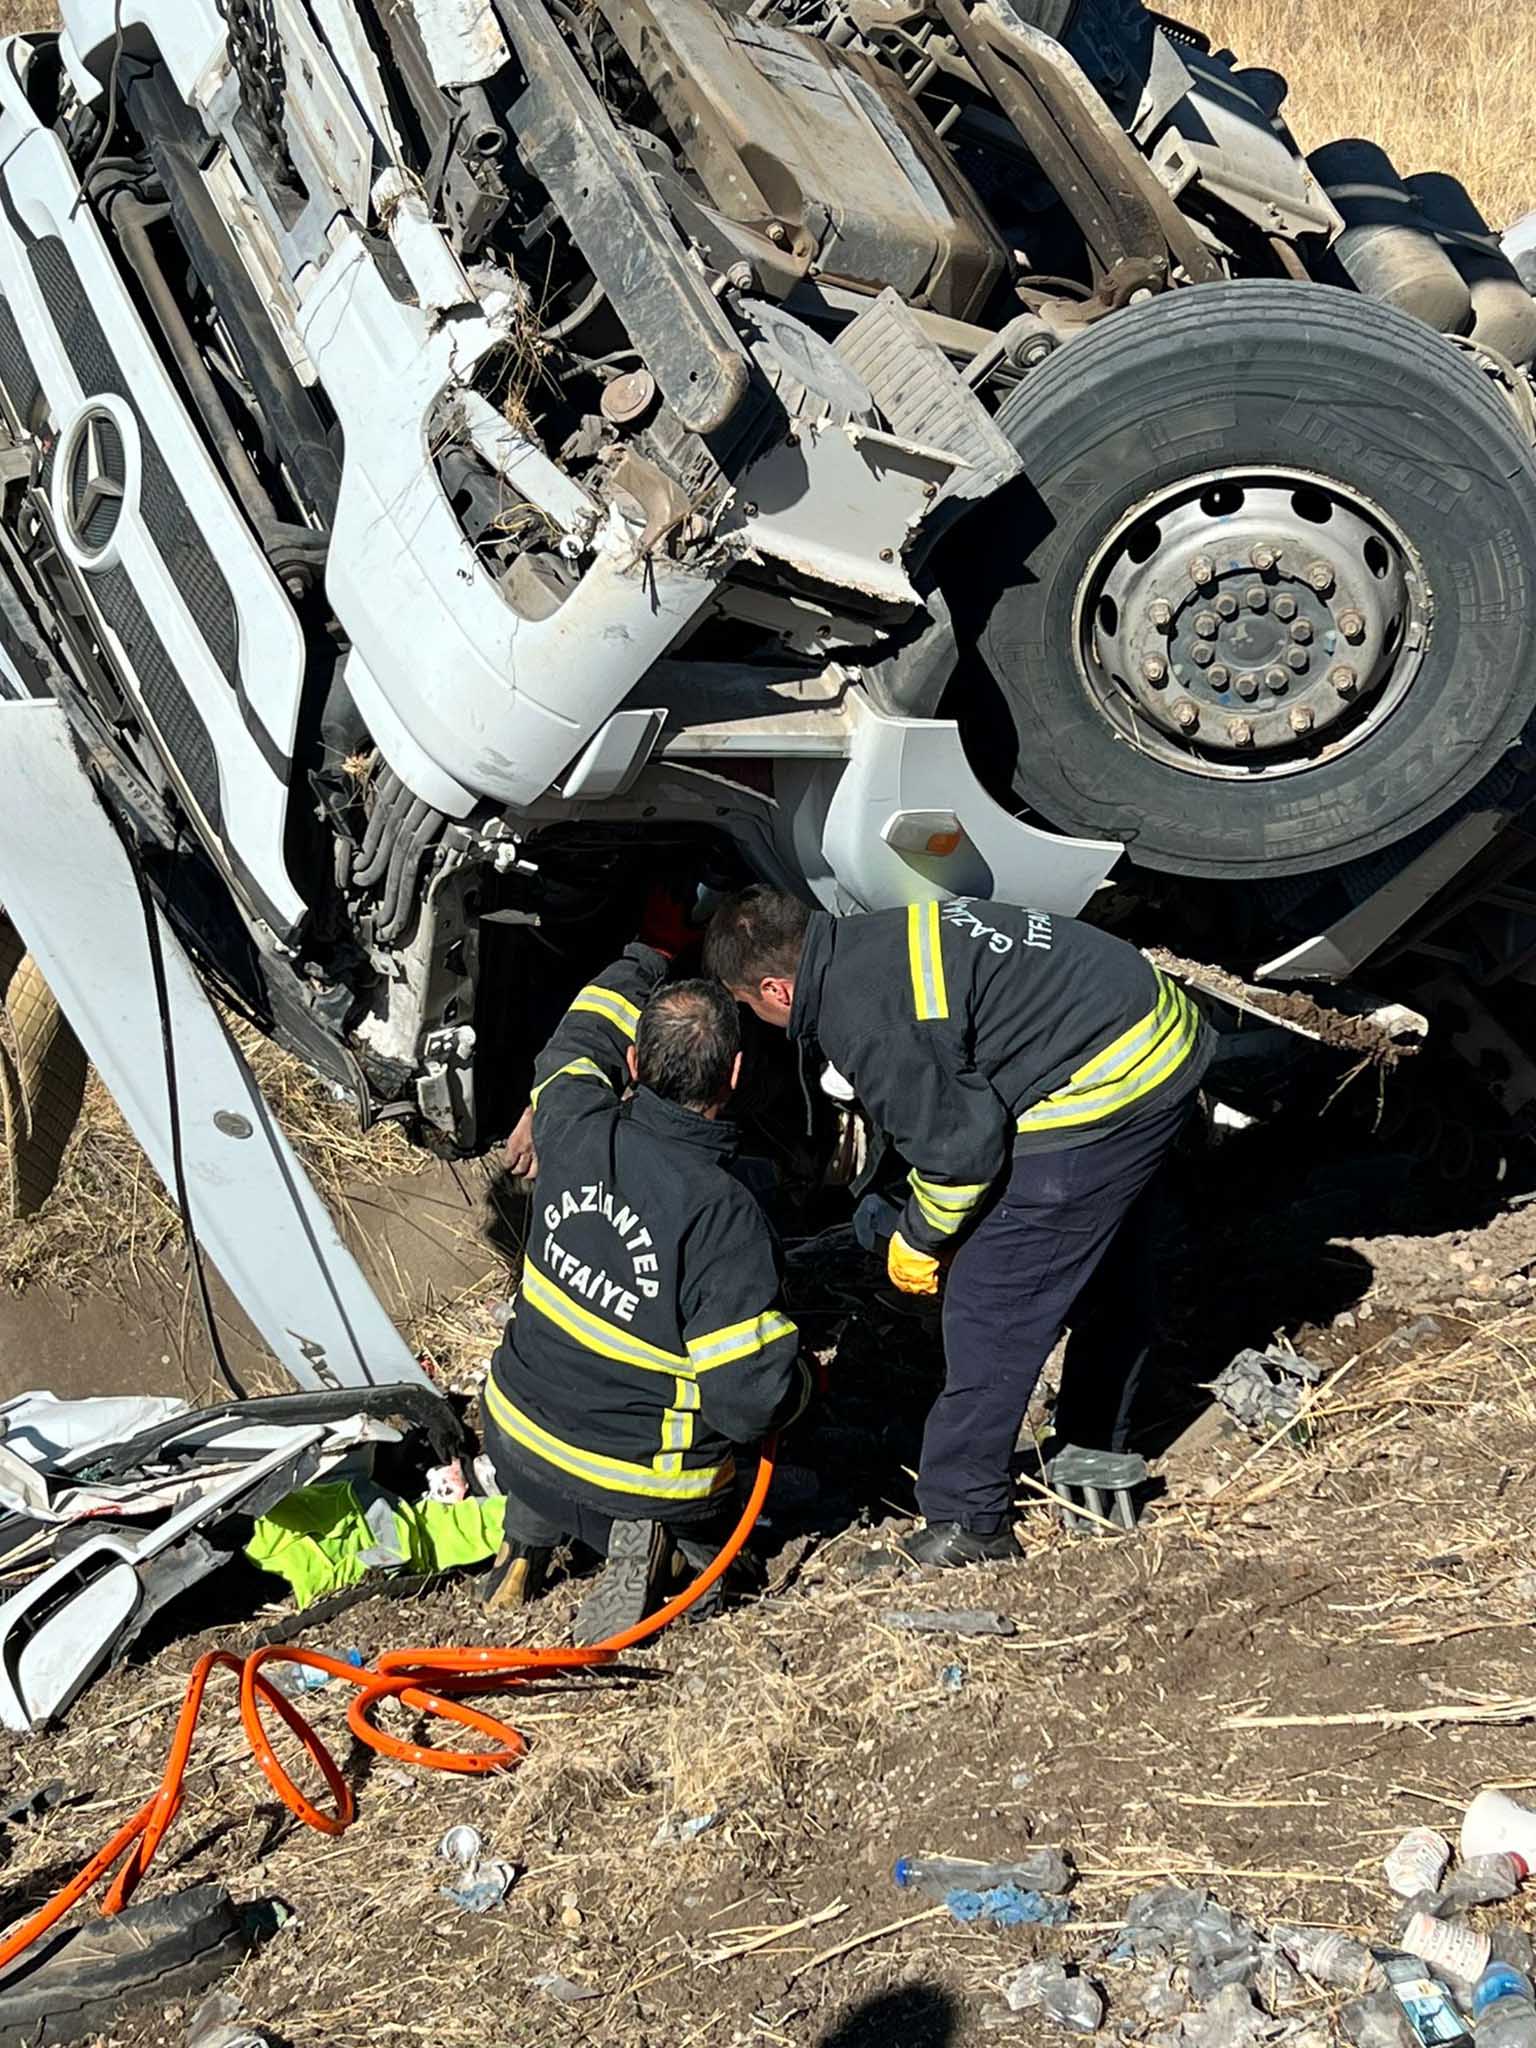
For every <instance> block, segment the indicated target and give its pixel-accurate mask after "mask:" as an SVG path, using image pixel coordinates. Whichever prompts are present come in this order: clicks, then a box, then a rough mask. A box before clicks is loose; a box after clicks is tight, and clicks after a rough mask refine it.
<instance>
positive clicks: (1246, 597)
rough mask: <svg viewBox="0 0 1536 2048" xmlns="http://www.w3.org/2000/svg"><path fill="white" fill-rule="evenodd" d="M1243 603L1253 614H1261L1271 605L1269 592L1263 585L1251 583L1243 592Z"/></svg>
mask: <svg viewBox="0 0 1536 2048" xmlns="http://www.w3.org/2000/svg"><path fill="white" fill-rule="evenodd" d="M1243 603H1244V604H1245V605H1247V607H1248V609H1249V611H1251V612H1261V611H1263V610H1265V609H1266V607H1267V606H1268V604H1269V592H1268V591H1267V590H1266V589H1265V588H1264V586H1263V584H1262V583H1250V584H1249V586H1248V588H1247V589H1246V590H1245V591H1244V592H1243Z"/></svg>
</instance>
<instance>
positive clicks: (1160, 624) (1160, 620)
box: [1147, 597, 1173, 632]
mask: <svg viewBox="0 0 1536 2048" xmlns="http://www.w3.org/2000/svg"><path fill="white" fill-rule="evenodd" d="M1147 617H1148V618H1149V619H1150V620H1151V621H1152V623H1153V625H1154V626H1156V627H1157V629H1158V630H1159V632H1162V631H1165V630H1166V629H1167V628H1168V627H1169V626H1171V625H1172V624H1173V606H1172V605H1171V604H1170V603H1169V602H1168V600H1167V598H1166V597H1154V598H1153V600H1152V602H1151V603H1150V604H1149V605H1148V606H1147Z"/></svg>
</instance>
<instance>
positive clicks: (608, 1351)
mask: <svg viewBox="0 0 1536 2048" xmlns="http://www.w3.org/2000/svg"><path fill="white" fill-rule="evenodd" d="M522 1298H523V1300H524V1301H526V1302H527V1304H528V1306H529V1307H530V1308H536V1309H537V1310H538V1311H539V1314H540V1315H542V1316H547V1317H548V1318H549V1320H550V1321H551V1322H552V1323H553V1324H554V1325H555V1326H556V1328H557V1329H561V1330H564V1332H565V1334H566V1335H567V1336H568V1337H574V1338H575V1340H576V1342H577V1343H578V1344H579V1345H581V1347H582V1348H583V1350H585V1351H596V1352H598V1353H599V1354H600V1355H601V1356H602V1357H604V1358H616V1359H617V1360H618V1361H619V1363H620V1364H621V1365H636V1366H639V1367H641V1368H642V1370H644V1371H646V1372H670V1373H675V1372H676V1371H677V1369H678V1367H679V1366H681V1367H683V1368H684V1370H686V1369H687V1366H688V1361H687V1359H686V1358H684V1357H683V1355H682V1353H681V1352H679V1351H663V1350H662V1349H661V1347H660V1345H659V1344H647V1342H646V1341H645V1339H644V1338H643V1337H637V1336H636V1335H635V1333H634V1331H633V1330H626V1329H623V1328H621V1327H620V1325H619V1324H618V1323H610V1322H608V1321H607V1320H606V1318H604V1317H603V1316H600V1315H596V1314H594V1313H593V1311H592V1310H591V1309H589V1308H588V1307H587V1305H586V1303H585V1302H581V1301H577V1300H576V1299H575V1297H574V1296H573V1295H569V1294H567V1293H566V1292H565V1289H564V1288H563V1287H557V1286H556V1285H555V1283H554V1281H553V1280H551V1279H550V1278H549V1277H548V1275H547V1274H545V1273H541V1272H540V1271H539V1269H538V1267H537V1266H536V1265H534V1263H533V1261H532V1260H531V1259H529V1258H528V1257H527V1256H526V1255H525V1256H524V1259H523V1289H522Z"/></svg>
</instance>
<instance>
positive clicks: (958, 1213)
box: [907, 1170, 992, 1235]
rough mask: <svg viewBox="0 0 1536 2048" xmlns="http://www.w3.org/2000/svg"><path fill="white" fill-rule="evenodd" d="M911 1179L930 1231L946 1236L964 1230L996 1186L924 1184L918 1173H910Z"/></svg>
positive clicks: (919, 1207)
mask: <svg viewBox="0 0 1536 2048" xmlns="http://www.w3.org/2000/svg"><path fill="white" fill-rule="evenodd" d="M907 1179H908V1181H909V1182H910V1184H911V1188H912V1193H913V1195H914V1196H915V1197H916V1199H917V1206H918V1209H919V1211H920V1213H921V1215H922V1218H923V1221H924V1222H925V1223H926V1224H927V1225H928V1228H929V1229H930V1230H939V1231H943V1232H944V1233H945V1234H946V1235H947V1234H948V1233H949V1232H950V1231H953V1230H958V1229H959V1228H960V1226H961V1224H963V1223H964V1222H965V1221H966V1219H967V1217H968V1216H969V1215H970V1213H971V1211H972V1210H973V1209H974V1208H975V1206H976V1204H977V1203H978V1202H979V1201H980V1200H981V1198H982V1196H983V1195H984V1194H985V1193H986V1192H987V1189H988V1188H989V1187H990V1186H991V1185H992V1183H991V1182H990V1181H977V1182H975V1183H973V1184H970V1185H967V1186H965V1187H956V1186H953V1185H951V1184H950V1183H948V1182H945V1181H932V1180H924V1178H923V1176H922V1175H921V1174H920V1173H918V1172H917V1171H916V1170H914V1171H913V1172H911V1173H909V1174H908V1175H907Z"/></svg>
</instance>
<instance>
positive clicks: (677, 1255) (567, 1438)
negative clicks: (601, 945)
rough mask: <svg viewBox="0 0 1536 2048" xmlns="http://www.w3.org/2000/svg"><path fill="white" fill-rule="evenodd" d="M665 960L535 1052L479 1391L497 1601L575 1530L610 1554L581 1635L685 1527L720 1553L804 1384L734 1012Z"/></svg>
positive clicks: (518, 1600) (659, 958) (634, 966)
mask: <svg viewBox="0 0 1536 2048" xmlns="http://www.w3.org/2000/svg"><path fill="white" fill-rule="evenodd" d="M667 966H668V962H667V958H666V955H665V954H663V953H662V952H660V951H657V950H656V949H654V948H653V947H650V946H647V945H643V944H639V943H636V944H634V945H631V946H630V947H629V948H628V949H627V950H626V952H625V954H624V956H623V957H622V959H620V960H618V961H616V962H615V963H614V964H613V966H612V967H610V968H609V969H608V970H607V971H606V972H605V973H604V974H602V975H601V976H600V977H599V978H598V979H597V980H596V981H594V982H592V983H590V984H589V985H588V986H587V987H586V988H583V989H582V990H581V992H580V993H579V994H578V995H577V997H576V999H575V1001H574V1002H573V1003H572V1004H571V1007H570V1009H569V1010H568V1012H567V1013H566V1016H565V1018H564V1019H563V1021H562V1022H561V1024H560V1026H559V1028H558V1029H557V1030H556V1032H555V1034H554V1036H553V1037H552V1038H551V1039H550V1041H549V1044H548V1045H547V1046H546V1047H545V1048H544V1051H543V1052H542V1053H541V1054H540V1056H539V1058H538V1061H537V1062H536V1065H535V1074H534V1081H535V1085H534V1089H533V1103H532V1110H533V1119H532V1130H531V1141H532V1149H533V1151H534V1152H535V1153H536V1154H537V1160H538V1176H539V1177H538V1185H537V1189H536V1190H535V1194H534V1199H533V1204H532V1208H531V1211H530V1218H529V1231H528V1239H527V1243H526V1246H525V1249H524V1260H523V1275H522V1283H521V1286H520V1289H519V1292H518V1297H517V1303H516V1313H515V1315H514V1317H513V1318H512V1320H511V1321H510V1322H509V1323H508V1325H507V1329H506V1333H505V1335H504V1336H503V1338H502V1341H501V1343H500V1345H499V1346H498V1348H497V1351H496V1355H495V1357H494V1358H493V1359H492V1361H491V1371H490V1377H489V1380H488V1382H487V1385H486V1390H485V1396H484V1420H485V1425H486V1438H487V1446H488V1448H489V1450H490V1453H491V1457H492V1461H493V1463H494V1465H495V1467H496V1472H497V1476H498V1479H499V1481H500V1483H501V1485H502V1487H503V1489H504V1490H505V1492H506V1496H507V1515H506V1540H505V1543H504V1544H503V1547H502V1551H501V1554H500V1556H499V1557H498V1559H497V1562H496V1566H495V1569H494V1571H493V1574H492V1587H491V1592H490V1595H489V1597H488V1600H487V1605H488V1606H489V1607H491V1608H498V1607H506V1606H519V1605H521V1604H522V1603H523V1602H524V1601H526V1600H529V1599H531V1598H533V1597H534V1596H535V1595H536V1594H537V1592H538V1591H539V1589H540V1587H541V1585H542V1582H543V1577H544V1574H545V1571H546V1569H547V1567H548V1563H549V1558H550V1553H551V1551H552V1550H553V1549H554V1547H555V1546H556V1545H557V1544H558V1543H560V1542H562V1541H563V1540H566V1539H570V1538H574V1539H576V1540H578V1541H580V1542H582V1543H584V1544H586V1545H588V1546H590V1547H591V1548H592V1549H594V1550H596V1551H597V1552H598V1554H599V1555H600V1556H605V1557H606V1559H607V1565H606V1569H605V1570H604V1573H603V1575H602V1577H601V1579H600V1580H599V1582H598V1584H597V1586H596V1588H595V1590H594V1591H593V1592H592V1593H591V1594H590V1595H589V1596H588V1598H587V1599H586V1601H585V1602H584V1604H583V1606H582V1607H581V1609H580V1612H579V1613H578V1615H577V1618H576V1626H575V1636H576V1640H577V1641H578V1642H580V1643H593V1642H600V1641H603V1640H605V1639H606V1638H607V1637H609V1636H611V1635H613V1634H614V1633H616V1632H617V1631H618V1630H620V1629H622V1628H627V1627H630V1626H632V1625H633V1624H634V1623H635V1622H637V1621H639V1620H641V1619H642V1618H643V1616H644V1614H645V1613H646V1611H647V1603H648V1600H649V1598H650V1595H651V1592H652V1590H653V1588H654V1587H655V1585H656V1583H657V1581H658V1579H659V1576H660V1574H661V1570H662V1567H663V1564H664V1562H665V1560H666V1559H667V1557H668V1556H669V1555H670V1548H671V1543H672V1541H673V1540H674V1539H675V1540H676V1543H677V1547H678V1548H679V1549H680V1550H681V1552H682V1554H683V1557H684V1559H685V1561H686V1562H687V1563H689V1564H691V1565H694V1566H698V1567H702V1566H703V1565H705V1564H708V1563H709V1562H710V1560H711V1559H712V1558H713V1557H714V1556H715V1554H716V1552H717V1551H718V1550H719V1548H720V1544H721V1542H722V1540H723V1538H724V1537H725V1535H727V1534H728V1533H729V1531H730V1527H731V1524H732V1522H733V1521H734V1519H735V1514H734V1510H733V1508H732V1504H731V1496H732V1483H733V1480H734V1477H735V1462H734V1453H735V1450H736V1448H737V1447H739V1446H745V1445H750V1444H754V1443H756V1442H757V1441H758V1439H759V1438H761V1437H762V1436H763V1435H765V1434H766V1432H767V1431H769V1430H770V1429H773V1428H775V1427H777V1426H779V1425H781V1424H783V1423H785V1422H787V1421H789V1420H791V1419H792V1418H793V1417H794V1416H795V1415H796V1414H798V1413H799V1410H800V1409H801V1407H802V1406H803V1405H804V1401H805V1398H806V1395H807V1393H808V1391H809V1385H810V1381H809V1374H808V1371H807V1368H806V1367H805V1365H804V1363H803V1362H802V1361H801V1359H800V1357H799V1337H798V1334H797V1332H796V1329H795V1326H794V1324H793V1323H792V1322H791V1321H790V1320H789V1318H788V1317H787V1316H786V1315H785V1314H784V1313H783V1312H782V1310H781V1309H780V1307H779V1276H778V1268H777V1259H776V1248H775V1243H774V1239H773V1236H772V1233H771V1231H770V1228H769V1225H768V1221H767V1218H766V1217H765V1216H764V1214H763V1212H762V1210H761V1209H760V1208H759V1207H758V1205H757V1202H756V1201H755V1199H754V1198H753V1197H752V1195H750V1194H749V1193H748V1192H747V1190H746V1188H745V1187H743V1186H742V1185H741V1183H740V1182H739V1181H737V1180H736V1179H734V1178H733V1176H732V1173H731V1161H732V1158H733V1156H734V1153H735V1149H736V1133H735V1127H734V1126H733V1125H732V1124H731V1123H730V1122H729V1120H728V1118H727V1115H726V1112H727V1111H728V1109H729V1107H730V1101H731V1096H732V1093H733V1091H734V1089H735V1086H736V1081H737V1077H738V1075H739V1074H740V1071H741V1051H740V1044H741V1040H740V1016H739V1013H738V1011H737V1008H736V1005H735V1004H734V1002H732V1001H731V999H730V998H729V996H727V995H726V993H725V991H724V990H723V989H722V988H721V987H720V985H719V984H718V982H713V981H678V982H673V983H671V984H666V983H664V979H663V977H664V976H665V974H666V972H667ZM631 1084H633V1092H632V1094H629V1093H627V1091H629V1090H630V1088H631Z"/></svg>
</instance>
